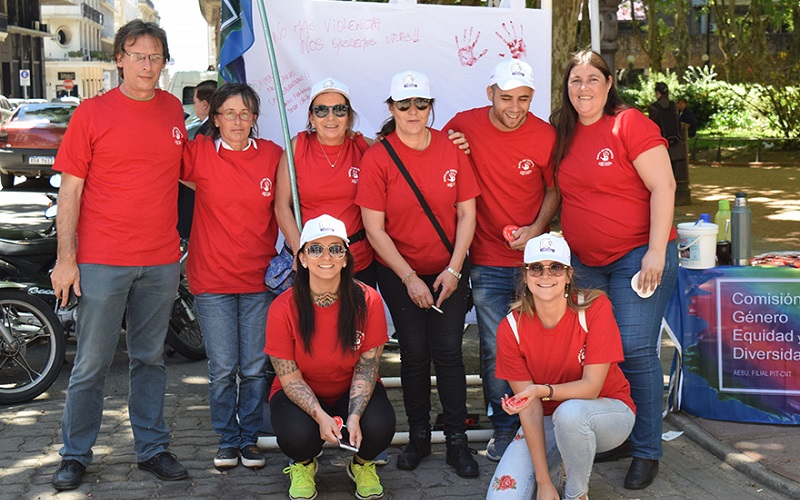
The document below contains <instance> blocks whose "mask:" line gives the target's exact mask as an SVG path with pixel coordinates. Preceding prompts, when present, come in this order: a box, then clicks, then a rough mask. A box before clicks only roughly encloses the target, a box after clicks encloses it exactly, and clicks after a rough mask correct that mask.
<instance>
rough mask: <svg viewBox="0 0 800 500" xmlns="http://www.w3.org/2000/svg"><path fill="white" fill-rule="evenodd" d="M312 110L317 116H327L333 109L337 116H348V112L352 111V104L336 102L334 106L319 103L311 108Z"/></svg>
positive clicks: (334, 114)
mask: <svg viewBox="0 0 800 500" xmlns="http://www.w3.org/2000/svg"><path fill="white" fill-rule="evenodd" d="M311 111H313V112H314V116H316V117H317V118H325V117H326V116H328V113H330V112H331V111H333V116H335V117H337V118H344V117H345V116H347V112H348V111H350V106H348V105H347V104H334V105H333V106H324V105H322V104H317V105H316V106H313V107H312V108H311Z"/></svg>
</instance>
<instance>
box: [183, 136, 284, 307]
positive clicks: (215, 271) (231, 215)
mask: <svg viewBox="0 0 800 500" xmlns="http://www.w3.org/2000/svg"><path fill="white" fill-rule="evenodd" d="M282 153H283V150H282V149H281V148H280V146H278V145H276V144H275V143H273V142H270V141H267V140H264V139H257V140H256V143H255V144H253V145H251V146H250V147H249V148H248V149H247V150H245V151H231V150H229V149H225V148H224V147H220V148H219V152H217V150H216V147H215V144H214V140H213V139H212V138H210V137H198V138H197V139H195V140H192V141H189V142H188V143H187V144H186V149H185V151H184V153H183V171H182V175H181V178H182V179H183V180H186V181H188V182H194V183H195V184H196V185H197V194H196V197H195V205H194V222H193V223H192V240H191V243H190V245H189V261H188V262H187V264H186V275H187V278H188V279H189V288H190V289H191V291H192V293H193V294H198V293H257V292H263V291H264V290H266V286H265V285H264V272H265V271H266V270H267V266H268V265H269V261H270V259H272V258H273V257H274V256H275V255H277V251H276V250H275V243H276V241H277V239H278V223H277V220H276V219H275V211H274V210H273V204H274V202H275V189H274V182H275V174H276V172H277V170H278V161H280V158H281V154H282Z"/></svg>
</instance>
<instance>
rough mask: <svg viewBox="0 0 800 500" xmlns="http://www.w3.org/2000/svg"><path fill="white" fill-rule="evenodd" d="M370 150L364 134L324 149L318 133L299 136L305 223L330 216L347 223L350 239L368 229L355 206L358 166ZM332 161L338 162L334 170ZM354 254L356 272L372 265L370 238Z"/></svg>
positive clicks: (297, 161) (298, 161)
mask: <svg viewBox="0 0 800 500" xmlns="http://www.w3.org/2000/svg"><path fill="white" fill-rule="evenodd" d="M368 147H369V145H368V144H367V141H365V140H364V137H362V136H360V135H358V136H356V137H355V138H353V139H350V138H348V139H345V141H344V144H342V145H341V146H323V145H322V143H320V142H319V141H318V140H317V134H316V132H312V133H311V134H309V133H307V132H301V133H300V134H298V135H297V142H296V148H295V158H294V159H295V171H296V174H297V189H298V196H299V197H300V209H301V210H300V213H301V214H302V216H303V224H305V223H306V222H307V221H308V220H310V219H313V218H315V217H319V216H320V215H322V214H328V215H332V216H333V217H335V218H337V219H339V220H340V221H342V222H344V225H345V227H346V228H347V235H348V236H352V235H354V234H355V233H357V232H358V231H360V230H362V229H364V224H363V223H362V222H361V209H360V208H359V207H358V205H356V204H355V199H356V190H357V188H358V174H359V166H358V165H359V162H360V161H361V157H362V156H363V155H364V151H366V150H367V148H368ZM323 149H324V150H325V154H327V155H328V156H327V158H326V157H325V155H324V154H323ZM328 159H330V160H331V161H333V162H334V165H333V167H331V164H330V162H329V161H328ZM350 251H352V252H353V258H354V259H355V261H356V271H361V270H362V269H364V268H366V267H367V266H369V265H370V264H371V263H372V259H373V258H374V252H373V250H372V247H371V246H370V244H369V241H367V238H366V237H364V239H363V240H361V241H359V242H356V243H354V244H353V245H352V246H351V247H350Z"/></svg>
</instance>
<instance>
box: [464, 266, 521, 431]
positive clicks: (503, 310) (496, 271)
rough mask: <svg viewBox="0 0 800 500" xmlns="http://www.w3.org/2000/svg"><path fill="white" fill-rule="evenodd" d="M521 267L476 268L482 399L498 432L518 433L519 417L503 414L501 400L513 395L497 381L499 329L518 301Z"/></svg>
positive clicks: (474, 287) (474, 286) (473, 274)
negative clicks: (516, 431) (517, 292)
mask: <svg viewBox="0 0 800 500" xmlns="http://www.w3.org/2000/svg"><path fill="white" fill-rule="evenodd" d="M519 270H520V268H518V267H494V266H473V267H472V271H471V273H470V280H471V281H472V300H473V302H474V303H475V312H476V315H477V318H478V336H479V337H480V342H481V378H482V380H483V397H484V399H485V400H486V402H487V407H486V415H487V416H488V417H489V419H490V420H491V421H492V427H494V429H495V430H498V431H499V430H503V431H515V430H517V427H518V426H519V417H517V416H516V415H509V414H508V413H506V412H505V411H504V410H503V407H502V405H501V404H500V398H501V397H503V395H504V394H508V395H511V394H512V391H511V387H510V386H509V385H508V382H506V381H505V380H501V379H498V378H495V375H494V374H495V362H496V359H497V326H498V325H499V324H500V321H502V320H503V318H505V317H506V315H507V314H508V310H509V306H510V305H511V302H512V301H513V300H514V298H515V297H516V284H517V279H518V278H519V272H520V271H519Z"/></svg>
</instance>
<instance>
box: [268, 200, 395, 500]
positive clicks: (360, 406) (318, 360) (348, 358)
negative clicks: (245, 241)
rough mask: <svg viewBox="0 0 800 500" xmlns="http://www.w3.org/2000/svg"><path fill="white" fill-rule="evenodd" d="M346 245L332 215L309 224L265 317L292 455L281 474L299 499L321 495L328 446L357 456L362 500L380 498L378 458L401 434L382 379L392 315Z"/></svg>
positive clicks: (275, 413) (274, 411) (274, 395)
mask: <svg viewBox="0 0 800 500" xmlns="http://www.w3.org/2000/svg"><path fill="white" fill-rule="evenodd" d="M348 246H349V241H348V239H347V230H346V229H345V225H344V223H343V222H341V221H339V220H337V219H335V218H333V217H331V216H330V215H321V216H319V217H317V218H315V219H311V220H309V221H308V222H306V224H305V226H304V227H303V231H302V232H301V234H300V243H299V249H298V251H297V256H296V257H295V259H296V260H295V262H296V264H297V276H296V277H295V280H294V284H293V286H292V288H291V289H289V290H287V291H286V292H284V293H283V294H281V295H280V296H278V298H277V299H275V301H274V302H273V303H272V306H271V307H270V310H269V317H268V319H267V341H266V348H265V351H266V352H267V354H269V355H270V358H271V359H272V364H273V366H274V367H275V371H276V373H277V378H276V379H275V381H274V382H273V386H272V391H271V394H270V399H269V407H270V417H271V420H272V427H273V430H274V431H275V436H276V438H277V441H278V446H279V447H280V449H281V451H283V453H285V454H286V455H287V456H288V457H289V458H291V459H292V463H291V464H290V465H289V467H287V468H286V469H284V473H286V474H289V477H290V482H291V486H290V487H289V496H290V497H291V498H293V499H298V498H314V497H316V496H317V490H316V482H315V479H314V476H315V474H316V473H317V468H318V462H317V459H316V458H315V457H316V456H317V455H318V454H319V453H320V451H321V450H322V445H323V443H324V442H325V441H328V442H329V443H334V444H336V443H339V442H340V441H341V443H342V444H343V445H344V447H347V449H352V450H355V455H354V456H353V460H352V462H350V464H349V465H348V467H347V474H348V475H349V476H350V478H351V479H352V480H353V481H354V482H355V485H356V496H357V497H358V498H362V499H374V498H380V497H382V496H383V486H381V483H380V479H379V478H378V474H377V472H376V471H375V464H374V462H373V460H374V459H375V457H376V456H377V455H378V453H380V452H381V451H383V450H385V449H386V448H387V447H388V446H389V443H390V442H391V440H392V436H393V435H394V428H395V415H394V409H393V408H392V405H391V403H390V402H389V399H388V398H387V396H386V390H385V389H384V388H383V386H382V385H381V383H380V381H379V380H378V363H379V361H380V357H381V353H382V352H383V344H384V343H385V342H386V341H387V340H388V335H387V329H386V313H385V312H384V309H383V301H382V300H381V298H380V296H379V295H378V292H377V291H376V290H375V289H374V288H371V287H369V286H367V285H365V284H363V283H361V282H359V281H356V280H354V279H353V273H354V268H355V265H354V262H353V255H352V253H351V252H350V249H349V247H348ZM335 417H339V418H338V419H337V418H335ZM337 420H338V422H337ZM341 423H344V424H345V425H346V430H347V431H348V433H344V432H343V430H342V428H341V427H340V424H341ZM340 446H341V445H340Z"/></svg>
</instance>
